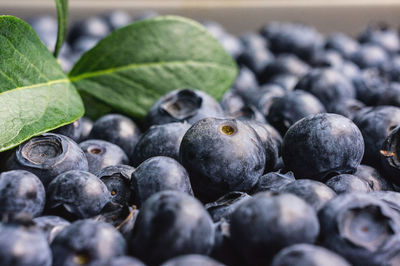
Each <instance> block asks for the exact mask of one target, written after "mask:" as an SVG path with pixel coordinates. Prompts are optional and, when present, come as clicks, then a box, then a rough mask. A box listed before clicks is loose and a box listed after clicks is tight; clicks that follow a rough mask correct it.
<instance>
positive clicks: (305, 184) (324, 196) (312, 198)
mask: <svg viewBox="0 0 400 266" xmlns="http://www.w3.org/2000/svg"><path fill="white" fill-rule="evenodd" d="M279 191H280V192H286V193H292V194H294V195H296V196H298V197H300V198H302V199H303V200H305V201H306V202H307V203H308V204H310V206H312V207H313V208H314V209H315V211H318V210H319V209H321V208H322V206H323V205H324V204H325V203H327V202H328V201H329V200H331V199H333V198H334V197H336V193H335V191H333V190H332V189H330V188H329V187H328V186H326V185H325V184H323V183H321V182H318V181H314V180H308V179H302V180H295V181H293V182H290V183H288V184H286V185H284V186H282V187H281V188H280V189H279Z"/></svg>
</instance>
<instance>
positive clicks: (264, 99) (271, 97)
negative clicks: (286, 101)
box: [245, 84, 286, 117]
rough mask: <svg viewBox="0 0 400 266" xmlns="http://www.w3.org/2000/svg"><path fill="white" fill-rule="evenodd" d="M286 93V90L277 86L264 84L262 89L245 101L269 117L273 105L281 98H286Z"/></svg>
mask: <svg viewBox="0 0 400 266" xmlns="http://www.w3.org/2000/svg"><path fill="white" fill-rule="evenodd" d="M285 93H286V91H285V89H284V88H282V87H281V86H279V85H276V84H264V85H263V86H261V87H260V89H259V90H258V91H256V92H254V93H252V94H251V95H249V96H248V97H247V98H246V99H245V100H246V101H247V102H248V103H249V104H251V105H254V106H255V107H256V108H258V110H260V112H261V113H262V114H263V115H264V116H265V117H267V116H268V114H269V110H270V108H271V105H272V104H273V103H274V102H275V101H276V100H277V99H278V98H280V97H282V96H284V95H285Z"/></svg>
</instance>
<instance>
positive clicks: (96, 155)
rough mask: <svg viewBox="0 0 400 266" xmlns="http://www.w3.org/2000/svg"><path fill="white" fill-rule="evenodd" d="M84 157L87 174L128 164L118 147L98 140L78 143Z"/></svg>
mask: <svg viewBox="0 0 400 266" xmlns="http://www.w3.org/2000/svg"><path fill="white" fill-rule="evenodd" d="M79 147H81V149H82V150H83V152H84V153H85V155H86V158H87V161H88V165H89V172H91V173H93V174H97V173H98V172H99V171H100V170H101V169H103V168H104V167H107V166H110V165H117V164H128V163H129V159H128V156H127V155H126V153H125V152H124V150H122V149H121V148H120V147H119V146H117V145H115V144H113V143H111V142H108V141H105V140H99V139H88V140H85V141H84V142H81V143H79Z"/></svg>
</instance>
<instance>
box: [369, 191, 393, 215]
mask: <svg viewBox="0 0 400 266" xmlns="http://www.w3.org/2000/svg"><path fill="white" fill-rule="evenodd" d="M369 195H370V196H372V197H375V198H377V199H379V200H382V201H383V202H385V203H386V204H387V205H388V206H389V207H390V208H392V209H393V210H395V211H396V212H398V213H399V214H400V193H399V192H394V191H373V192H371V193H370V194H369Z"/></svg>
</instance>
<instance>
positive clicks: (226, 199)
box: [205, 191, 251, 222]
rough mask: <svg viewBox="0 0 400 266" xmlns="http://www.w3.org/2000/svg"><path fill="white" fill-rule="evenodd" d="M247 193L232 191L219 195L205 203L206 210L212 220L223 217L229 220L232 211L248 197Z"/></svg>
mask: <svg viewBox="0 0 400 266" xmlns="http://www.w3.org/2000/svg"><path fill="white" fill-rule="evenodd" d="M250 198H251V196H249V195H248V194H247V193H244V192H238V191H232V192H229V193H228V194H225V195H224V196H222V197H220V198H219V199H217V200H216V201H214V202H210V203H208V204H206V205H205V208H206V210H207V211H208V213H209V214H210V215H211V218H212V219H213V221H214V222H218V221H220V220H221V219H225V220H226V221H228V222H229V220H230V216H231V214H232V213H233V211H234V210H235V209H236V208H237V207H238V206H239V205H240V204H241V203H242V202H244V201H245V200H248V199H250Z"/></svg>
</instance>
